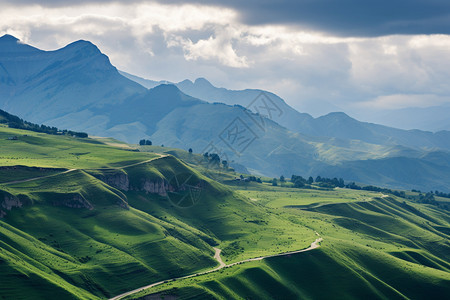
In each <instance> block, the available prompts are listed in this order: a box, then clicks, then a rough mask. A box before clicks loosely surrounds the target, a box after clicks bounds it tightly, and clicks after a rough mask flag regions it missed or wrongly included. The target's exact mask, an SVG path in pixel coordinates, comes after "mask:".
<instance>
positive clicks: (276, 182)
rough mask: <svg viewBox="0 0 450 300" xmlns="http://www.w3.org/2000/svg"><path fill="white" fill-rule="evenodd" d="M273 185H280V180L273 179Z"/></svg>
mask: <svg viewBox="0 0 450 300" xmlns="http://www.w3.org/2000/svg"><path fill="white" fill-rule="evenodd" d="M272 185H273V186H277V185H278V180H277V179H276V178H274V179H272Z"/></svg>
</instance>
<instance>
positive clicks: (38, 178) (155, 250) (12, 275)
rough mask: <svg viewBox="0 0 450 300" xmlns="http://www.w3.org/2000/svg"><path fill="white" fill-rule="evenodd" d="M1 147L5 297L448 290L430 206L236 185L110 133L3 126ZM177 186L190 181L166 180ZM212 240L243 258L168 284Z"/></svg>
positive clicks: (350, 193)
mask: <svg viewBox="0 0 450 300" xmlns="http://www.w3.org/2000/svg"><path fill="white" fill-rule="evenodd" d="M11 136H17V138H18V139H17V140H9V139H8V137H11ZM0 149H1V152H0V164H1V166H2V168H0V210H1V211H2V212H0V215H2V217H1V218H0V237H1V238H0V299H107V298H111V297H113V296H115V295H118V294H121V293H125V292H127V291H130V290H133V289H136V288H139V287H142V286H145V285H149V284H151V283H154V282H158V281H167V282H166V283H164V284H161V285H158V286H155V287H153V288H150V289H147V290H144V291H142V292H139V293H136V294H133V295H130V296H128V297H127V298H130V299H138V298H139V297H143V296H144V295H156V296H157V297H160V298H163V297H164V298H168V299H171V298H170V297H171V296H174V297H177V299H198V298H202V299H299V298H301V299H330V298H333V299H361V298H364V297H366V298H370V299H397V298H398V299H444V298H445V297H446V296H447V295H448V294H449V293H450V242H449V240H450V229H449V228H450V216H449V213H448V211H446V210H443V209H440V208H438V207H436V206H433V205H429V204H418V203H414V202H413V201H410V200H406V199H402V198H397V197H393V196H388V195H383V194H381V193H375V192H368V191H356V190H348V189H328V190H326V189H320V188H316V187H314V188H313V189H295V188H292V187H282V186H277V187H273V186H271V185H270V184H268V182H267V181H268V180H269V179H267V178H263V181H265V182H264V183H256V182H248V183H247V182H236V181H235V180H234V178H236V177H238V176H239V175H241V174H239V173H235V172H234V171H233V170H231V169H228V168H227V169H225V168H212V169H211V168H208V167H207V166H205V165H204V164H202V163H201V160H202V159H203V158H202V157H201V156H200V155H197V154H189V153H188V152H186V151H183V150H179V149H172V148H166V147H157V146H141V147H139V146H136V147H134V146H132V145H126V144H123V143H120V142H117V141H114V140H111V139H100V138H98V139H97V138H96V139H90V138H89V139H80V138H73V137H68V136H56V135H47V134H41V133H34V132H29V131H24V130H16V129H9V128H6V127H0ZM135 149H140V150H141V151H139V152H138V151H136V150H135ZM175 182H176V183H175ZM179 182H187V183H188V185H189V186H190V187H194V189H192V190H191V189H187V190H186V188H184V186H183V185H181V187H183V188H181V189H179V190H177V191H171V190H170V188H169V187H168V185H170V186H171V187H172V188H173V189H175V188H174V187H176V186H177V184H179ZM164 185H165V186H166V187H165V188H161V186H164ZM192 193H195V194H192ZM186 195H187V196H190V197H193V195H194V196H195V197H194V198H187V199H191V200H192V201H191V202H185V200H184V199H185V196H186ZM180 199H181V200H180ZM442 201H444V200H442ZM317 234H319V235H320V237H321V238H323V241H322V242H321V243H320V247H319V248H317V249H313V250H311V251H307V252H302V253H297V254H291V255H288V256H279V257H271V258H266V259H263V260H259V261H252V262H245V263H239V262H241V261H243V260H246V259H250V258H255V257H261V256H268V255H276V254H282V253H285V252H290V251H296V250H301V249H305V248H307V247H308V246H309V245H310V244H311V243H312V242H313V241H315V240H316V239H317V238H318V236H317ZM214 247H216V248H219V249H221V250H222V252H221V258H222V259H223V261H224V262H225V263H226V264H231V263H239V264H237V265H234V266H232V267H226V268H223V269H221V270H219V271H215V272H212V273H208V274H205V275H198V276H194V277H191V278H189V279H180V280H175V281H173V280H171V279H173V278H177V277H182V276H186V275H191V274H197V273H199V272H204V271H208V270H212V269H214V268H216V267H218V266H219V263H218V261H217V260H216V259H214ZM156 296H155V297H156Z"/></svg>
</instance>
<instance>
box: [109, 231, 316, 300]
mask: <svg viewBox="0 0 450 300" xmlns="http://www.w3.org/2000/svg"><path fill="white" fill-rule="evenodd" d="M316 235H317V236H319V234H318V233H317V232H316ZM322 241H323V239H322V238H321V237H319V238H318V239H316V240H315V241H314V242H312V243H311V246H309V247H308V248H306V249H302V250H297V251H290V252H284V253H279V254H273V255H266V256H260V257H255V258H249V259H245V260H241V261H238V262H235V263H232V264H229V265H227V264H225V263H224V262H223V260H222V258H221V257H220V253H221V252H222V250H221V249H219V248H215V247H214V250H215V254H214V259H215V260H217V261H218V262H219V266H218V267H217V268H215V269H212V270H209V271H204V272H199V273H195V274H191V275H187V276H182V277H177V278H171V279H167V280H163V281H159V282H155V283H152V284H149V285H146V286H143V287H140V288H137V289H135V290H132V291H129V292H126V293H123V294H120V295H117V296H115V297H113V298H110V299H109V300H119V299H122V298H124V297H126V296H129V295H132V294H135V293H138V292H140V291H143V290H146V289H149V288H152V287H154V286H157V285H160V284H163V283H167V282H169V281H174V280H180V279H186V278H191V277H195V276H199V275H205V274H209V273H213V272H216V271H218V270H220V269H223V268H228V267H232V266H235V265H238V264H242V263H246V262H250V261H258V260H263V259H265V258H270V257H279V256H287V255H291V254H297V253H302V252H307V251H311V250H314V249H316V248H319V247H320V244H319V243H320V242H322Z"/></svg>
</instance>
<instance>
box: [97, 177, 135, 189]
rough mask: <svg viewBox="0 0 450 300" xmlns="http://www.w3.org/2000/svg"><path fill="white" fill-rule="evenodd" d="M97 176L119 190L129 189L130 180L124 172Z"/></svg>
mask: <svg viewBox="0 0 450 300" xmlns="http://www.w3.org/2000/svg"><path fill="white" fill-rule="evenodd" d="M97 178H98V179H100V180H101V181H103V182H104V183H106V184H107V185H110V186H112V187H115V188H116V189H119V190H121V191H128V190H129V189H130V180H129V179H128V175H127V174H126V173H116V174H111V175H100V176H97Z"/></svg>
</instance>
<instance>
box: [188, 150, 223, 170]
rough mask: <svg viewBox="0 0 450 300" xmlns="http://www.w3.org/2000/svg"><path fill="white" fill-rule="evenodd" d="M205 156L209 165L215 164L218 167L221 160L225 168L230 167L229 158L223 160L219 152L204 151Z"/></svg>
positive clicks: (190, 151)
mask: <svg viewBox="0 0 450 300" xmlns="http://www.w3.org/2000/svg"><path fill="white" fill-rule="evenodd" d="M189 153H192V149H189ZM203 157H204V158H205V160H206V161H207V162H208V165H213V166H216V167H219V166H220V162H222V166H223V168H224V169H228V161H227V160H221V159H220V156H219V154H217V153H208V152H205V153H203Z"/></svg>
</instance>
